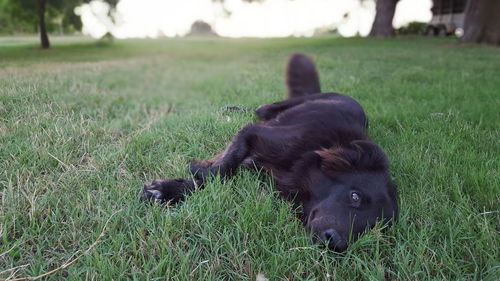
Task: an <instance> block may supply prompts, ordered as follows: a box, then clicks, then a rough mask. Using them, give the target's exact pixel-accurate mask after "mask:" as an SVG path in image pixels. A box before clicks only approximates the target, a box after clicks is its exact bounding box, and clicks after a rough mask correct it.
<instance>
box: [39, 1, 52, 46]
mask: <svg viewBox="0 0 500 281" xmlns="http://www.w3.org/2000/svg"><path fill="white" fill-rule="evenodd" d="M46 3H47V0H38V1H37V12H38V25H39V29H40V41H41V43H42V49H48V48H49V47H50V42H49V36H48V35H47V26H46V25H45V4H46Z"/></svg>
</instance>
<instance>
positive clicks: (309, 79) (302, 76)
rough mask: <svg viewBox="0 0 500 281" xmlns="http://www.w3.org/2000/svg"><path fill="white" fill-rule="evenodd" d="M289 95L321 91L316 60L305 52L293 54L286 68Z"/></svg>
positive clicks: (296, 95)
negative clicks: (315, 64) (304, 53)
mask: <svg viewBox="0 0 500 281" xmlns="http://www.w3.org/2000/svg"><path fill="white" fill-rule="evenodd" d="M286 84H287V86H288V97H290V98H293V97H298V96H303V95H308V94H316V93H321V88H320V86H319V77H318V72H316V66H314V62H313V61H312V60H311V59H310V58H308V57H307V56H306V55H303V54H293V55H292V56H291V57H290V60H289V61H288V66H287V70H286Z"/></svg>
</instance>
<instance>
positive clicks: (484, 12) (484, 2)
mask: <svg viewBox="0 0 500 281" xmlns="http://www.w3.org/2000/svg"><path fill="white" fill-rule="evenodd" d="M498 11H500V1H499V0H469V2H468V3H467V8H466V9H465V22H464V36H463V37H462V39H461V41H462V42H464V43H487V44H493V45H497V46H500V16H498Z"/></svg>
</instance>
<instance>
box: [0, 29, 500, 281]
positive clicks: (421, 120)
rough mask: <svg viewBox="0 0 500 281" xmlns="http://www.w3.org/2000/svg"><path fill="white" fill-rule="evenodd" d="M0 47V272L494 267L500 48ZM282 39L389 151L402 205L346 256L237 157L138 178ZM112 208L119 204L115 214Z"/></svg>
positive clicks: (172, 158) (268, 62)
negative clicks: (344, 97)
mask: <svg viewBox="0 0 500 281" xmlns="http://www.w3.org/2000/svg"><path fill="white" fill-rule="evenodd" d="M35 44H36V43H23V44H14V43H12V42H11V43H10V44H6V45H4V46H3V47H0V189H1V193H0V198H1V210H0V255H1V256H0V272H1V271H3V270H7V269H10V268H14V267H17V266H22V265H26V266H24V267H21V268H19V269H18V270H17V271H9V272H4V273H2V274H1V275H0V278H2V277H3V278H8V277H9V275H10V274H11V273H13V275H12V276H11V277H24V276H35V275H39V274H42V273H44V272H48V271H50V270H52V269H54V268H57V267H58V266H59V265H61V264H63V263H65V262H66V261H67V260H68V259H70V258H71V257H72V256H73V255H78V254H80V253H81V252H82V251H85V250H86V249H87V248H88V247H89V246H90V245H91V244H92V243H93V242H94V241H96V239H98V236H99V234H100V233H101V231H102V229H103V227H104V226H105V223H106V221H107V220H108V219H109V223H108V224H107V227H106V228H105V230H104V236H103V237H102V238H101V239H99V243H98V244H97V245H96V246H95V247H94V248H92V249H91V251H90V252H89V253H88V254H86V255H85V256H83V257H82V258H81V259H80V260H78V261H77V262H76V263H75V264H73V265H71V266H69V267H67V268H65V269H63V270H60V271H58V272H56V273H54V274H52V275H50V276H49V277H48V278H46V279H47V280H62V279H65V280H112V279H113V280H129V279H135V280H255V278H256V276H257V275H258V274H263V275H264V276H265V277H267V278H268V279H269V280H283V279H289V280H328V279H331V280H498V279H499V277H500V254H499V249H500V243H499V240H500V239H499V231H500V228H499V225H500V214H499V211H500V210H499V205H500V204H499V203H500V192H499V191H500V185H499V174H498V171H499V164H500V163H499V162H500V161H499V156H498V155H499V154H498V153H499V151H500V147H499V139H500V134H499V127H498V125H499V120H500V118H499V110H498V109H499V108H500V96H499V89H500V79H499V77H500V50H499V49H498V48H490V47H484V46H456V45H453V44H450V42H449V41H447V40H441V39H438V40H436V39H398V40H387V41H382V40H370V39H338V38H313V39H273V40H226V39H175V40H173V39H170V40H143V41H140V40H128V41H117V42H115V43H114V44H97V43H95V42H91V41H90V42H89V41H86V42H85V41H83V42H75V41H74V40H72V41H71V42H59V43H58V42H56V43H55V44H54V48H53V49H51V50H48V51H40V50H38V49H37V48H36V47H35V46H36V45H35ZM292 52H304V53H307V54H310V55H311V56H312V57H313V58H315V59H316V61H317V64H318V67H319V72H320V75H321V80H322V88H323V89H324V90H326V91H337V92H341V93H345V94H348V95H351V96H353V97H355V98H356V99H358V100H359V101H360V102H361V104H362V105H363V106H364V107H365V109H366V111H367V113H368V115H369V117H370V121H371V122H370V124H371V128H370V134H371V136H372V138H373V139H374V140H375V141H376V142H377V143H379V144H380V145H381V146H382V147H383V148H384V149H385V150H386V152H387V153H388V155H389V157H390V159H391V162H392V163H391V164H392V168H391V169H392V174H393V176H394V179H395V181H396V182H397V184H398V186H399V190H400V208H401V217H400V220H399V222H398V223H397V224H396V225H395V226H394V227H392V228H391V229H389V230H388V231H387V232H381V231H380V230H375V231H372V232H370V233H368V234H366V235H364V236H363V237H362V238H361V239H360V240H359V241H358V242H356V243H355V244H353V245H352V246H351V247H350V249H349V250H348V251H347V253H345V254H344V255H339V254H335V253H332V252H329V251H326V250H324V249H323V248H321V247H319V246H316V245H314V244H312V243H311V241H310V239H309V237H308V234H307V232H306V231H305V230H304V228H303V227H302V226H301V224H300V222H299V221H298V220H297V219H296V218H295V217H294V215H293V212H292V209H291V206H290V204H289V203H287V202H285V201H282V200H280V199H279V197H278V196H277V193H276V192H275V191H273V189H272V185H273V183H272V180H271V179H270V178H269V177H268V176H266V175H263V174H261V175H258V174H255V173H251V172H249V171H244V170H242V171H241V172H240V173H238V175H237V176H236V177H235V178H234V180H231V181H229V182H227V183H224V184H221V183H218V182H217V181H213V182H210V183H209V184H208V185H207V187H206V189H204V190H201V191H199V192H197V193H195V194H194V195H192V196H191V197H189V199H188V200H187V201H186V202H185V203H183V204H181V205H179V206H177V207H175V208H163V207H161V206H157V205H154V206H149V205H146V204H141V203H140V202H139V200H138V192H139V190H140V189H141V188H142V185H143V183H145V182H148V181H150V180H152V179H156V178H165V177H188V176H189V173H188V171H187V169H186V166H187V164H188V163H189V162H190V161H192V160H196V159H204V158H208V157H211V156H212V155H214V154H215V153H217V152H218V151H220V150H222V149H223V148H224V147H225V144H226V143H227V142H228V141H229V140H230V139H231V137H232V135H233V134H234V133H235V132H237V130H238V128H240V127H241V126H243V125H244V124H246V123H249V122H252V121H254V120H256V118H255V117H254V116H253V115H252V114H251V113H241V112H225V111H224V110H222V109H221V108H223V107H224V106H227V105H238V106H243V107H247V108H255V107H257V106H258V105H260V104H263V103H269V102H273V101H276V100H279V99H281V98H282V97H283V95H284V92H285V88H284V83H283V72H284V65H285V62H286V60H287V57H288V55H289V54H291V53H292ZM112 214H114V215H113V216H112Z"/></svg>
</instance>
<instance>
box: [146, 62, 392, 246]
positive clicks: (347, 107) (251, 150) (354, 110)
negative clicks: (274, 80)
mask: <svg viewBox="0 0 500 281" xmlns="http://www.w3.org/2000/svg"><path fill="white" fill-rule="evenodd" d="M287 86H288V95H289V96H288V99H286V100H284V101H280V102H276V103H272V104H266V105H262V106H260V107H259V108H257V110H255V113H256V114H257V116H258V117H259V119H260V121H258V122H256V123H252V124H248V125H246V126H245V127H243V128H242V129H241V130H240V131H239V132H238V133H237V134H236V135H235V136H234V138H233V140H232V142H231V143H230V144H229V145H228V146H227V148H226V149H225V150H224V151H223V152H222V153H220V154H218V155H217V156H215V157H214V158H212V159H210V160H206V161H197V162H193V163H191V164H190V170H191V172H192V174H193V175H194V178H195V179H194V180H193V179H166V180H156V181H153V182H152V183H151V184H150V185H145V186H144V189H143V190H142V192H141V200H150V199H155V200H157V201H161V202H167V201H170V202H172V203H176V202H178V201H180V200H182V199H183V198H184V197H185V196H186V195H188V194H190V193H191V192H193V191H195V190H196V188H197V187H199V186H203V181H204V180H205V179H207V178H208V177H211V176H214V175H217V174H219V175H220V176H221V178H230V177H232V176H233V175H234V173H235V172H236V170H237V169H238V167H239V166H241V165H244V166H253V167H257V168H261V169H264V170H265V171H267V172H268V173H269V174H271V175H272V176H273V178H274V180H275V182H276V189H277V190H278V191H279V192H280V194H281V195H282V196H283V197H284V198H286V199H288V200H291V201H292V202H293V203H294V204H295V205H296V206H297V207H300V208H298V209H299V210H300V214H299V216H300V218H301V220H302V221H303V223H304V225H305V226H306V227H307V228H308V229H310V231H311V232H312V234H313V237H314V240H315V241H321V242H324V243H326V244H327V245H328V246H329V248H331V249H333V250H335V251H338V252H342V251H345V250H346V248H347V246H348V243H351V242H353V241H355V240H356V239H357V238H358V236H359V235H360V234H361V233H363V232H364V231H365V230H367V229H370V228H372V227H373V226H375V224H376V223H377V221H381V222H382V223H388V222H390V221H391V220H392V219H395V218H396V217H397V215H398V205H397V198H396V197H397V190H396V186H395V185H394V184H393V182H392V180H391V177H390V174H389V170H388V165H389V164H388V160H387V157H386V155H385V153H384V152H383V151H382V149H381V148H380V147H379V146H378V145H377V144H375V143H374V142H372V141H371V140H370V139H369V138H368V136H367V135H366V129H367V127H368V120H367V117H366V116H365V113H364V111H363V108H362V107H361V105H360V104H359V103H358V102H357V101H355V100H354V99H352V98H350V97H348V96H344V95H341V94H337V93H321V89H320V84H319V78H318V74H317V72H316V68H315V66H314V63H313V62H312V61H311V60H310V59H309V58H308V57H306V56H305V55H302V54H295V55H293V56H292V57H291V58H290V61H289V62H288V67H287Z"/></svg>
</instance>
